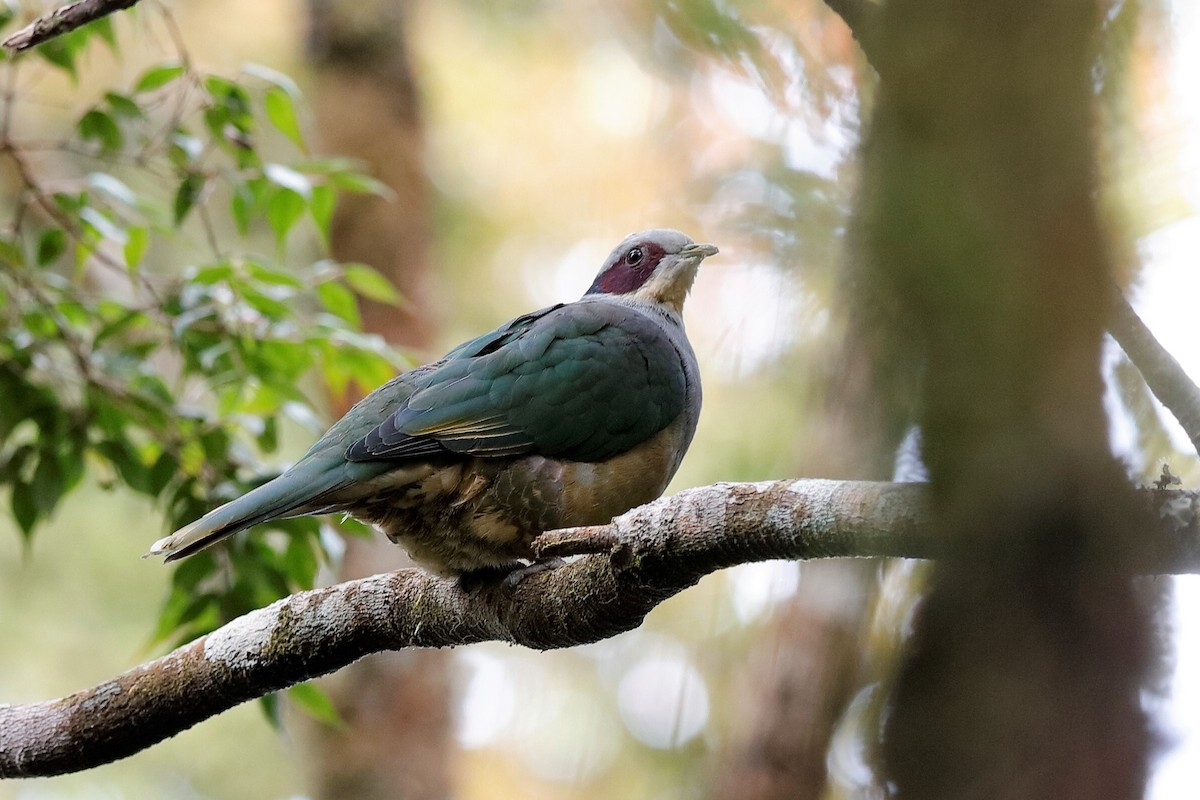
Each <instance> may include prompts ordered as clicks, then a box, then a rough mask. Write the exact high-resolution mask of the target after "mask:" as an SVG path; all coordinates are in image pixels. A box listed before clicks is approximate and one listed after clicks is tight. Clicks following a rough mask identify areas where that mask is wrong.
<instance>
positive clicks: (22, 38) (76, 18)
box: [4, 0, 138, 53]
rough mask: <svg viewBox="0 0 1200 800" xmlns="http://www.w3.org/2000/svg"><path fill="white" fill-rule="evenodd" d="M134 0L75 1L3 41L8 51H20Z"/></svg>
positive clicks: (44, 41)
mask: <svg viewBox="0 0 1200 800" xmlns="http://www.w3.org/2000/svg"><path fill="white" fill-rule="evenodd" d="M137 2H138V0H78V2H75V3H70V4H68V5H65V6H63V7H62V8H57V9H55V10H54V11H51V12H50V13H49V14H43V15H42V16H40V17H38V18H37V19H35V20H34V21H33V22H31V23H29V24H28V25H26V26H25V27H24V28H21V30H19V31H17V32H16V33H14V34H13V35H12V36H9V37H8V38H7V39H5V40H4V47H6V48H8V50H9V51H10V52H13V53H20V52H23V51H25V50H28V49H29V48H31V47H37V46H38V45H39V44H44V43H46V42H48V41H50V40H51V39H54V38H57V37H59V36H62V35H63V34H64V33H70V32H71V31H73V30H75V29H76V28H82V27H83V26H84V25H87V24H88V23H89V22H95V21H96V20H98V19H100V18H102V17H107V16H108V15H109V14H113V13H115V12H117V11H122V10H124V9H126V8H129V7H130V6H132V5H135V4H136V3H137Z"/></svg>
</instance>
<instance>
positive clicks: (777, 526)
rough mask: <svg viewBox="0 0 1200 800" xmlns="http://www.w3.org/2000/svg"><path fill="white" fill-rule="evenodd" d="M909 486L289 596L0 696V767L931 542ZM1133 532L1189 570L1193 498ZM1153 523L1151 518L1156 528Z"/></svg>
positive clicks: (29, 770)
mask: <svg viewBox="0 0 1200 800" xmlns="http://www.w3.org/2000/svg"><path fill="white" fill-rule="evenodd" d="M924 497H925V492H924V488H923V487H922V486H920V485H914V484H892V483H868V482H839V481H822V480H798V481H771V482H764V483H750V484H743V483H730V484H717V485H714V486H709V487H703V488H699V489H691V490H688V491H684V492H680V493H679V494H677V495H674V496H672V497H669V498H664V499H662V500H658V501H656V502H654V503H651V504H649V505H646V506H642V507H640V508H636V509H634V510H633V511H630V512H629V513H627V514H624V515H622V516H621V517H618V518H617V519H615V520H614V521H613V522H612V524H611V525H607V526H600V527H597V528H581V529H573V530H567V531H560V532H555V533H554V534H553V535H550V534H547V535H546V539H547V542H548V543H551V544H553V549H554V550H556V551H557V552H560V553H569V552H577V551H581V550H582V551H592V552H597V554H595V555H591V556H588V557H585V558H581V559H578V560H576V561H574V562H572V563H569V564H567V565H565V566H562V567H560V568H558V569H553V570H548V571H545V572H542V573H538V574H535V575H532V576H530V577H528V578H526V579H525V580H524V581H522V582H520V583H519V584H518V585H517V586H515V587H509V586H506V585H504V584H503V583H501V584H498V585H493V586H489V587H484V588H481V589H478V590H476V591H472V592H464V591H463V590H462V589H460V588H459V586H458V585H457V584H456V583H455V582H452V581H446V580H442V579H439V578H435V577H433V576H431V575H429V574H427V573H425V572H422V571H420V570H416V569H409V570H401V571H398V572H391V573H387V574H382V575H375V576H372V577H369V578H363V579H361V580H356V581H349V582H347V583H341V584H338V585H336V586H330V587H328V588H324V589H316V590H313V591H310V592H303V593H301V594H297V595H293V596H292V597H289V598H286V599H284V600H281V601H279V602H277V603H274V604H272V605H270V606H267V607H266V608H263V609H260V610H258V611H254V612H252V613H250V614H247V615H246V616H244V617H240V618H238V619H237V620H234V621H233V622H231V623H230V624H228V625H226V626H224V627H223V628H220V629H218V630H216V631H214V632H213V633H211V634H209V635H207V636H205V637H202V638H200V639H197V640H196V641H194V642H192V643H190V644H187V645H185V646H183V647H181V648H179V649H178V650H175V651H173V652H172V653H169V654H168V655H166V656H163V657H162V658H160V659H157V660H155V661H152V662H150V663H147V664H143V665H141V666H139V667H135V668H134V669H132V670H130V671H129V672H126V673H124V674H122V675H119V676H117V677H116V678H113V679H112V680H109V681H105V682H104V683H101V684H100V685H98V686H95V687H92V688H90V689H85V690H82V691H79V692H76V693H75V694H72V695H69V696H67V697H63V698H60V699H58V700H50V701H46V702H42V703H32V704H26V705H0V778H12V777H33V776H44V775H57V774H62V773H65V772H75V771H79V770H84V769H88V768H89V767H94V766H98V765H100V764H104V763H107V762H109V761H113V760H116V759H119V758H123V757H125V756H128V755H131V754H133V753H136V752H138V751H139V750H142V749H145V748H146V747H149V746H151V745H153V744H154V743H156V742H159V741H162V740H163V739H165V738H167V737H169V736H172V735H174V734H176V733H178V732H180V731H182V730H185V729H187V728H189V727H191V726H192V725H195V724H196V723H198V722H200V721H202V720H205V719H207V718H209V717H211V716H214V715H216V714H219V713H221V712H222V711H225V710H227V709H229V708H232V707H233V706H235V705H237V704H239V703H243V702H245V701H247V700H250V699H253V698H255V697H259V696H261V695H263V694H265V693H267V692H272V691H277V690H279V689H282V688H284V687H286V686H289V685H292V684H294V683H298V682H300V681H304V680H308V679H310V678H313V677H316V676H318V675H323V674H327V673H329V672H332V671H334V670H337V669H340V668H342V667H344V666H345V665H347V664H349V663H351V662H353V661H355V660H357V659H359V658H361V657H363V656H364V655H366V654H368V653H375V652H381V651H384V650H398V649H402V648H408V647H452V646H457V645H464V644H471V643H474V642H482V641H504V642H511V643H513V644H519V645H523V646H525V647H531V648H535V649H539V650H543V649H551V648H560V647H573V646H575V645H579V644H585V643H587V642H594V641H598V640H600V639H604V638H608V637H611V636H615V635H616V634H618V633H621V632H623V631H626V630H630V629H632V628H635V627H637V626H638V625H640V624H641V622H642V620H643V619H644V618H645V616H646V614H647V613H649V612H650V610H651V609H653V608H654V607H655V606H656V605H658V604H659V603H661V602H662V601H663V600H665V599H666V598H668V597H671V596H672V595H675V594H677V593H678V592H680V591H682V590H684V589H686V588H687V587H689V586H691V585H693V584H694V583H695V582H696V581H698V580H699V579H700V578H701V577H702V576H704V575H706V574H708V573H710V572H714V571H716V570H718V569H723V568H725V567H730V566H733V565H735V564H740V563H746V562H749V561H761V560H767V559H774V558H788V559H812V558H838V557H880V556H901V557H915V558H926V557H932V556H936V555H938V553H939V549H938V547H937V546H936V545H935V539H933V538H932V536H931V532H932V529H931V525H930V520H929V517H928V515H927V514H926V512H925V511H924V507H925V503H924ZM1145 497H1146V502H1147V504H1149V505H1150V506H1151V507H1150V508H1147V514H1146V515H1145V519H1146V525H1145V527H1144V528H1143V529H1142V530H1141V532H1140V533H1141V535H1143V536H1145V537H1147V538H1148V539H1150V540H1156V541H1157V542H1158V543H1159V544H1160V548H1159V550H1158V555H1159V559H1158V560H1156V561H1155V562H1153V563H1144V564H1140V565H1133V564H1131V565H1129V567H1130V570H1131V571H1141V572H1151V571H1153V572H1195V571H1200V526H1198V525H1197V522H1196V519H1197V509H1200V495H1198V494H1197V493H1192V492H1172V491H1167V492H1162V491H1157V490H1148V491H1147V492H1146V494H1145ZM1159 521H1163V522H1165V523H1166V524H1156V523H1158V522H1159Z"/></svg>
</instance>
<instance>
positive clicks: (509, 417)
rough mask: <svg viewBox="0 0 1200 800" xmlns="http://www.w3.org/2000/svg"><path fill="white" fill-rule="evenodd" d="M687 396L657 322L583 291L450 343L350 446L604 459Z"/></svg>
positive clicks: (368, 454) (648, 432) (680, 369)
mask: <svg viewBox="0 0 1200 800" xmlns="http://www.w3.org/2000/svg"><path fill="white" fill-rule="evenodd" d="M685 402H686V378H685V374H684V366H683V357H682V356H681V355H680V353H679V352H678V351H677V350H676V348H675V346H674V345H673V344H672V343H671V340H670V339H669V338H668V336H667V333H666V331H665V330H663V328H662V326H661V325H660V324H658V323H656V322H655V321H654V320H653V319H652V318H650V317H648V316H647V315H646V314H644V313H642V312H640V311H637V310H635V309H632V308H629V307H626V306H621V305H618V304H615V303H603V302H593V303H575V304H571V305H567V306H557V307H552V308H549V309H545V310H543V311H540V312H535V313H534V314H530V315H528V316H526V317H520V318H518V319H516V320H514V321H513V322H511V323H509V324H508V325H506V326H504V327H502V328H499V329H497V330H496V331H493V332H492V333H489V334H486V335H484V336H481V337H479V338H478V339H475V340H472V341H471V342H468V343H467V344H465V345H463V346H461V347H459V348H458V349H456V350H454V351H452V352H451V353H450V354H449V355H448V356H447V357H446V359H444V360H443V361H442V362H440V363H439V364H438V366H437V367H436V368H435V369H432V370H429V371H427V372H425V373H424V374H422V375H421V376H420V383H419V386H418V387H417V388H415V389H414V391H412V393H411V394H409V395H408V396H407V398H406V399H405V400H404V401H403V403H402V404H401V405H400V407H399V408H398V409H397V410H396V411H395V412H394V413H392V414H391V415H390V416H389V417H387V418H386V419H385V420H384V421H383V422H382V423H380V424H379V425H378V426H376V427H375V428H374V429H373V430H372V431H370V432H369V433H368V434H367V435H366V436H363V437H362V438H360V439H358V440H357V441H355V442H354V443H353V444H352V445H350V447H349V448H348V449H347V451H346V457H347V458H348V459H350V460H351V461H376V460H396V459H407V458H415V457H430V456H436V455H439V454H442V455H446V454H459V455H472V456H481V457H501V456H518V455H526V454H531V453H537V454H539V455H545V456H549V457H554V458H564V459H568V460H571V461H604V460H606V459H608V458H611V457H613V456H615V455H617V454H618V453H622V452H624V451H626V450H629V449H630V448H632V447H634V446H635V445H637V444H639V443H640V442H642V441H644V440H645V439H648V438H649V437H650V436H653V435H654V434H655V433H657V432H658V431H660V430H662V429H663V428H665V427H666V426H667V425H668V424H670V423H671V421H672V420H674V419H675V418H676V417H677V416H679V414H680V413H682V411H683V409H684V405H685Z"/></svg>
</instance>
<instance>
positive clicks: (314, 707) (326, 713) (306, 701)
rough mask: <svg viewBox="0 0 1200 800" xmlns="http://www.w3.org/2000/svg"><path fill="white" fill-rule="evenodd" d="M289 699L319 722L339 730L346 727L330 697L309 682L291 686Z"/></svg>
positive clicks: (288, 692) (288, 689)
mask: <svg viewBox="0 0 1200 800" xmlns="http://www.w3.org/2000/svg"><path fill="white" fill-rule="evenodd" d="M287 697H288V700H290V701H292V702H293V703H295V704H296V707H297V708H299V709H300V710H301V711H303V712H304V713H306V714H308V715H309V716H310V717H312V718H313V719H315V720H317V721H318V722H323V723H325V724H326V725H329V726H331V727H333V728H337V729H338V730H341V729H344V728H345V727H346V721H345V720H344V719H342V715H341V714H339V713H338V710H337V708H335V707H334V705H333V701H332V700H330V699H329V695H328V694H326V693H325V690H323V689H321V688H320V687H319V686H317V685H316V684H314V683H311V682H309V683H298V684H296V685H295V686H289V687H288V688H287Z"/></svg>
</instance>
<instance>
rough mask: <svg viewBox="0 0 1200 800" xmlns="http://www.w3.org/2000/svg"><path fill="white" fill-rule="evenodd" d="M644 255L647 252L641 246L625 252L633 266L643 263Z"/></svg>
mask: <svg viewBox="0 0 1200 800" xmlns="http://www.w3.org/2000/svg"><path fill="white" fill-rule="evenodd" d="M644 257H645V254H644V253H643V252H642V248H640V247H634V248H632V249H631V250H630V251H629V252H628V253H626V254H625V260H626V261H628V262H629V265H630V266H631V267H632V266H637V265H638V264H640V263H642V258H644Z"/></svg>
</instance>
